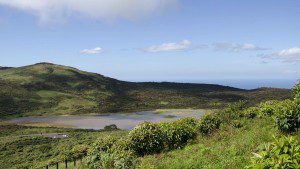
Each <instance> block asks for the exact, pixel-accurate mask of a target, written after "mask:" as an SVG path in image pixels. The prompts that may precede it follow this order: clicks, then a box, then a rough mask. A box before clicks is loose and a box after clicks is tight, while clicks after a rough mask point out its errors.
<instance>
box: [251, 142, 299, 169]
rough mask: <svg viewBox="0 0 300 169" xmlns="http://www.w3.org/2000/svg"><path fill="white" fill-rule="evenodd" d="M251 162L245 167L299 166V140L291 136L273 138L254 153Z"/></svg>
mask: <svg viewBox="0 0 300 169" xmlns="http://www.w3.org/2000/svg"><path fill="white" fill-rule="evenodd" d="M251 163H252V164H251V165H250V166H248V167H247V168H251V169H252V168H253V169H257V168H300V142H299V140H298V139H296V138H293V137H283V138H281V139H279V140H277V139H275V140H274V142H273V143H271V144H267V145H265V147H264V148H263V149H262V150H261V151H260V152H259V153H258V154H256V153H254V157H253V159H252V160H251Z"/></svg>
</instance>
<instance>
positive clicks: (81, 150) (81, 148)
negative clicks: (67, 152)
mask: <svg viewBox="0 0 300 169" xmlns="http://www.w3.org/2000/svg"><path fill="white" fill-rule="evenodd" d="M87 150H88V147H87V146H86V145H84V144H79V145H76V146H74V147H73V149H72V155H73V158H75V159H79V158H82V157H84V156H85V155H86V154H87Z"/></svg>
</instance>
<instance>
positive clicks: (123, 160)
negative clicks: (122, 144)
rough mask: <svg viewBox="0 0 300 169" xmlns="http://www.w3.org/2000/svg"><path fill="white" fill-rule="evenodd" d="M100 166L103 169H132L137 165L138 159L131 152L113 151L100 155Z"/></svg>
mask: <svg viewBox="0 0 300 169" xmlns="http://www.w3.org/2000/svg"><path fill="white" fill-rule="evenodd" d="M100 159H101V161H99V166H98V167H97V168H103V169H112V168H114V169H130V168H134V166H135V165H136V163H137V160H136V157H135V155H134V153H133V152H131V151H124V150H117V149H112V150H111V151H109V152H102V153H101V154H100Z"/></svg>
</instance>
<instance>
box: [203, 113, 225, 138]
mask: <svg viewBox="0 0 300 169" xmlns="http://www.w3.org/2000/svg"><path fill="white" fill-rule="evenodd" d="M220 124H221V120H220V118H219V117H218V116H217V115H216V114H206V115H204V116H202V117H201V119H200V122H199V127H198V128H199V131H200V133H202V134H210V133H212V132H213V131H214V130H216V129H218V128H219V127H220Z"/></svg>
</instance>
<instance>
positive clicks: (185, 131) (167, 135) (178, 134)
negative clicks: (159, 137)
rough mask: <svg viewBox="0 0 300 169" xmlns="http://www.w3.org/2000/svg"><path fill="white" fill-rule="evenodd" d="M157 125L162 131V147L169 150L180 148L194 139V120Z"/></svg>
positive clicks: (195, 122)
mask: <svg viewBox="0 0 300 169" xmlns="http://www.w3.org/2000/svg"><path fill="white" fill-rule="evenodd" d="M159 125H160V127H161V129H162V134H163V138H164V145H165V147H166V148H167V149H169V150H171V149H177V148H182V147H183V146H184V145H185V144H186V143H187V142H188V141H189V140H191V139H194V138H195V137H196V135H197V125H198V120H197V119H196V118H183V119H180V120H178V121H175V122H165V123H160V124H159Z"/></svg>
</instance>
